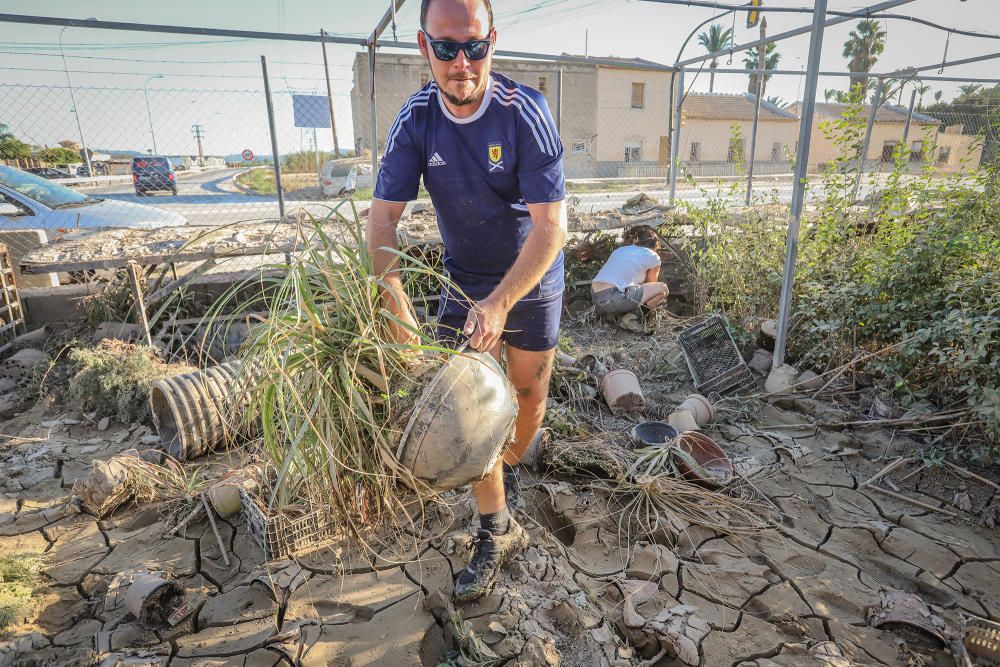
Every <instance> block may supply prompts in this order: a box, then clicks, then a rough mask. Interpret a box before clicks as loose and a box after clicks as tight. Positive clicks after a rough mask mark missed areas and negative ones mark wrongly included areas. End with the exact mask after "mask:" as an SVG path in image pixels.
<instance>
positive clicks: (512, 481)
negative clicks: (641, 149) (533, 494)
mask: <svg viewBox="0 0 1000 667" xmlns="http://www.w3.org/2000/svg"><path fill="white" fill-rule="evenodd" d="M503 493H504V497H505V498H506V500H507V511H508V512H513V511H514V510H518V509H521V508H522V507H523V506H524V501H522V500H521V480H520V476H519V475H518V472H517V468H516V467H515V466H512V465H510V464H508V463H504V464H503Z"/></svg>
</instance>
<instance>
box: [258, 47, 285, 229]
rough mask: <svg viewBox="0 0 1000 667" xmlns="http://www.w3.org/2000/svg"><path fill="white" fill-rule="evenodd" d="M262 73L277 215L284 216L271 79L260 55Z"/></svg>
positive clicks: (265, 60) (264, 61)
mask: <svg viewBox="0 0 1000 667" xmlns="http://www.w3.org/2000/svg"><path fill="white" fill-rule="evenodd" d="M260 69H261V72H262V73H263V75H264V100H265V101H266V102H267V127H268V129H269V130H270V132H271V158H272V159H273V160H274V183H275V185H276V186H277V188H278V216H279V217H280V218H281V219H282V220H283V219H284V218H285V192H284V190H282V188H281V157H280V155H279V153H278V133H277V132H276V131H275V129H274V105H273V104H272V103H271V80H270V79H268V78H267V58H265V57H264V56H261V57H260Z"/></svg>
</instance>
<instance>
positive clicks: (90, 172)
mask: <svg viewBox="0 0 1000 667" xmlns="http://www.w3.org/2000/svg"><path fill="white" fill-rule="evenodd" d="M68 27H69V26H63V28H62V30H60V31H59V53H60V54H61V55H62V61H63V71H64V72H66V84H67V85H68V86H69V99H70V100H71V102H72V104H73V115H74V116H75V117H76V130H77V132H79V133H80V148H81V150H82V152H83V160H84V162H86V163H87V176H90V177H91V178H93V177H94V176H96V175H97V174H95V173H94V169H93V167H91V165H90V151H88V150H87V141H86V140H85V139H84V138H83V125H82V124H81V123H80V109H79V107H77V106H76V93H74V92H73V82H72V81H71V80H70V78H69V67H67V66H66V52H65V51H64V50H63V43H62V38H63V33H64V32H66V28H68Z"/></svg>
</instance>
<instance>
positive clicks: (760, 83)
mask: <svg viewBox="0 0 1000 667" xmlns="http://www.w3.org/2000/svg"><path fill="white" fill-rule="evenodd" d="M760 36H761V37H766V36H767V19H766V18H761V20H760ZM766 54H767V46H765V45H764V44H761V45H760V46H758V47H757V95H756V98H757V99H755V100H754V105H753V127H752V129H751V130H750V164H749V165H747V197H746V203H747V206H749V205H750V198H751V196H752V195H753V163H754V161H755V160H756V159H757V126H758V125H759V124H760V98H761V97H763V96H764V73H763V72H762V70H763V68H764V58H765V56H766Z"/></svg>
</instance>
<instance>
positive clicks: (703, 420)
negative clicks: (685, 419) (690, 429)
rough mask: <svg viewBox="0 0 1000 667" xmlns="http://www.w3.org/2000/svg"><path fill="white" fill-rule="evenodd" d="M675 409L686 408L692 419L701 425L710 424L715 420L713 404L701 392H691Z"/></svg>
mask: <svg viewBox="0 0 1000 667" xmlns="http://www.w3.org/2000/svg"><path fill="white" fill-rule="evenodd" d="M677 410H678V411H680V410H687V411H688V412H690V413H691V414H692V415H694V419H695V421H696V422H698V423H699V424H701V425H705V424H710V423H711V422H713V421H715V406H713V405H712V403H711V401H709V400H708V399H707V398H705V397H704V396H702V395H701V394H691V395H689V396H688V397H687V398H686V399H684V402H683V403H681V404H680V405H678V406H677Z"/></svg>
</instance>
